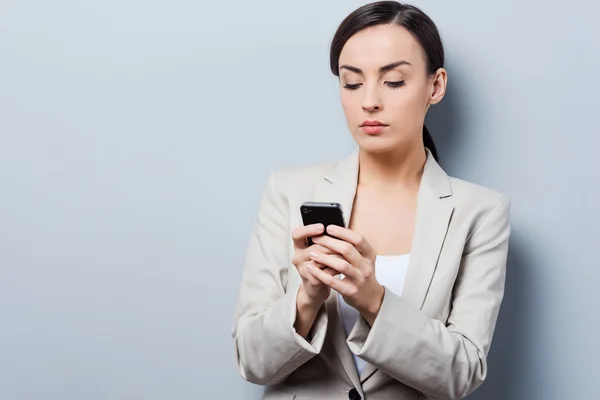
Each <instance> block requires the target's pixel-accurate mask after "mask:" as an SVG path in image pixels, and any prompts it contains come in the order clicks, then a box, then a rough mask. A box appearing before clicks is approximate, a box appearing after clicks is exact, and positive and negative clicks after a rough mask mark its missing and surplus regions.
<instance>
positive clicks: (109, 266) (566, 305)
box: [0, 0, 600, 400]
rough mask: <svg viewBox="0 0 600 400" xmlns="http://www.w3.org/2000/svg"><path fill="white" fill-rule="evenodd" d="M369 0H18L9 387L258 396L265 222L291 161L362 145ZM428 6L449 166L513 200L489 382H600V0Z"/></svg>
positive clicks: (10, 93)
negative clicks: (345, 49)
mask: <svg viewBox="0 0 600 400" xmlns="http://www.w3.org/2000/svg"><path fill="white" fill-rule="evenodd" d="M361 4H362V2H358V1H348V0H345V1H341V0H338V1H326V2H323V1H313V0H306V1H303V2H295V3H290V2H287V3H286V2H277V1H274V0H271V1H253V2H248V1H242V0H237V1H233V2H217V1H213V2H203V1H190V0H187V1H184V0H176V1H169V2H167V1H162V2H158V1H134V0H119V1H117V0H105V1H102V2H100V1H96V2H93V3H92V2H82V1H75V0H72V1H68V0H55V1H52V2H49V1H41V0H38V1H25V0H23V1H16V0H8V1H6V0H5V1H3V2H2V4H1V6H0V52H1V53H0V54H1V62H0V190H1V193H0V194H1V197H0V398H1V399H19V400H21V399H23V400H29V399H36V400H37V399H61V400H70V399H87V400H95V399H196V398H215V399H217V398H219V399H234V398H235V399H237V398H248V399H253V398H258V396H259V393H260V388H258V387H254V386H253V385H250V384H247V383H245V382H243V381H242V380H241V378H240V377H239V376H238V375H237V372H236V371H235V367H234V360H233V351H232V340H231V338H230V336H229V329H230V324H231V318H232V313H233V309H234V303H235V298H236V295H237V289H238V285H239V281H240V274H241V269H242V264H243V261H244V253H245V247H246V244H247V240H248V235H249V233H250V228H251V225H252V223H253V221H254V218H255V215H256V211H257V206H258V201H259V196H260V193H261V191H262V189H263V187H264V183H265V180H266V177H267V174H268V172H269V171H270V170H271V169H273V168H279V167H286V166H292V165H304V164H310V163H313V162H320V161H326V160H327V161H329V160H334V159H337V158H338V157H341V156H343V155H345V154H346V153H347V152H348V151H350V150H351V149H352V148H353V146H354V142H353V141H352V139H351V137H350V135H349V134H348V133H347V131H346V127H345V122H344V118H343V114H342V112H341V108H340V106H339V99H338V89H337V81H336V79H335V78H334V77H333V76H331V75H330V73H329V71H328V44H329V40H330V38H331V36H332V35H333V32H334V30H335V28H336V27H337V24H338V23H339V22H340V21H341V19H343V18H344V16H345V15H346V14H348V13H349V12H350V11H352V10H353V9H354V8H355V7H357V6H359V5H361ZM416 4H417V5H420V6H421V7H422V8H423V9H424V10H425V11H426V12H427V13H429V14H430V16H431V17H432V18H433V19H434V21H436V23H437V24H438V26H439V28H440V30H441V32H442V35H443V37H444V40H445V44H446V49H447V55H448V57H447V68H448V70H449V76H450V81H449V82H450V87H449V92H448V95H447V98H446V99H445V100H444V101H443V103H442V104H440V105H439V106H436V107H435V108H434V109H432V112H431V113H430V115H429V117H428V123H429V128H430V130H431V131H432V132H433V134H434V136H435V138H436V140H437V142H438V143H439V147H440V152H441V154H442V157H443V160H442V164H443V166H444V167H445V168H446V170H447V171H448V172H449V173H450V174H452V175H455V176H458V177H461V178H465V179H468V180H471V181H473V182H476V183H480V184H484V185H487V186H490V187H492V188H495V189H497V190H500V191H502V192H504V193H506V194H507V195H508V196H510V197H511V198H512V200H513V214H512V215H513V239H512V243H511V250H510V262H509V275H508V287H507V293H506V301H505V303H504V307H503V309H502V312H501V317H500V320H499V325H498V330H497V335H496V338H495V341H494V344H493V346H492V352H491V355H490V374H489V379H488V380H487V381H486V383H485V384H484V386H483V387H482V388H481V389H480V390H479V391H478V392H476V394H475V395H473V396H472V397H471V398H472V399H492V400H500V399H523V400H531V399H540V400H554V399H557V400H558V399H561V400H562V399H578V398H586V399H592V398H600V389H599V386H598V385H597V372H594V371H595V370H596V368H597V359H598V341H597V332H598V329H599V328H600V313H599V312H598V311H597V305H598V294H597V293H598V287H597V286H598V282H599V278H600V272H598V271H599V269H598V267H599V263H598V254H597V249H598V245H597V241H598V238H599V236H600V235H599V233H600V232H599V229H600V228H599V227H600V217H599V211H598V207H597V204H598V195H599V194H600V193H599V192H598V188H597V184H598V181H599V173H598V171H600V161H599V160H600V156H599V154H598V152H599V147H600V139H599V137H598V134H599V133H600V130H599V128H598V118H597V111H596V108H597V99H598V93H599V91H600V84H599V78H598V71H599V70H600V56H599V51H598V50H599V46H598V43H597V38H598V37H600V24H598V21H597V17H596V16H597V14H598V12H599V11H600V8H599V7H598V6H597V5H596V4H595V3H594V2H589V1H582V0H579V1H571V2H569V3H566V2H549V1H532V0H530V1H508V2H502V3H495V2H481V1H476V0H470V1H453V2H446V1H444V2H441V1H418V2H416ZM595 337H596V339H594V338H595Z"/></svg>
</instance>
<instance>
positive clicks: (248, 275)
mask: <svg viewBox="0 0 600 400" xmlns="http://www.w3.org/2000/svg"><path fill="white" fill-rule="evenodd" d="M288 220H289V219H288V212H287V207H286V203H285V201H284V199H283V198H282V196H281V195H280V193H279V191H278V187H277V172H276V171H274V172H272V173H271V175H270V176H269V179H268V183H267V186H266V188H265V190H264V191H263V194H262V198H261V202H260V206H259V211H258V217H257V219H256V222H255V224H254V227H253V230H252V234H251V236H250V241H249V245H248V249H247V254H246V262H245V266H244V271H243V274H242V282H241V287H240V290H239V294H238V301H237V308H236V311H235V317H234V323H233V327H232V331H231V334H232V337H233V339H234V343H235V357H236V362H237V369H238V372H239V373H240V375H241V376H242V377H243V378H244V379H245V380H247V381H249V382H252V383H255V384H259V385H274V384H276V383H279V382H281V381H282V380H284V379H285V378H286V377H287V376H288V375H289V374H291V373H292V372H293V371H294V370H296V369H297V368H298V367H299V366H301V365H302V364H304V363H305V362H307V361H308V360H310V359H311V358H312V357H314V356H315V355H316V354H318V353H319V352H320V351H321V349H322V347H323V343H324V339H325V333H326V329H327V314H326V312H325V308H324V307H322V308H321V310H320V311H319V313H318V315H317V318H316V320H315V322H314V324H313V328H312V330H311V335H310V342H308V341H306V340H305V339H304V338H303V337H302V336H300V335H299V334H298V333H296V331H295V329H294V322H295V320H296V311H297V309H296V296H297V293H298V286H296V285H288V265H290V262H291V261H290V260H291V258H290V256H289V251H288V246H289V240H290V239H289V236H290V234H291V233H290V230H289V227H288ZM289 286H293V288H291V287H289ZM288 289H289V290H288Z"/></svg>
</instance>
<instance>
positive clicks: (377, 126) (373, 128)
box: [359, 121, 388, 135]
mask: <svg viewBox="0 0 600 400" xmlns="http://www.w3.org/2000/svg"><path fill="white" fill-rule="evenodd" d="M387 127H388V125H386V124H384V123H383V122H379V121H365V122H363V123H362V124H360V126H359V128H360V129H361V130H362V131H363V132H364V133H366V134H368V135H376V134H379V133H381V132H383V131H384V130H385V128H387Z"/></svg>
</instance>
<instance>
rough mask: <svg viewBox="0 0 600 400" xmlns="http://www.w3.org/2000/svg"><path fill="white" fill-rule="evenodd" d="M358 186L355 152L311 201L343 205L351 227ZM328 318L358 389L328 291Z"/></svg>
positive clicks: (335, 305) (334, 302) (335, 304)
mask: <svg viewBox="0 0 600 400" xmlns="http://www.w3.org/2000/svg"><path fill="white" fill-rule="evenodd" d="M357 183H358V149H357V150H355V151H354V152H352V154H350V155H349V156H348V157H346V158H345V159H343V160H341V161H340V162H339V163H338V164H337V165H335V166H334V167H333V168H332V169H331V170H330V171H329V172H328V173H327V175H326V176H325V179H323V181H321V182H320V183H319V184H318V185H317V187H316V189H315V191H314V198H312V199H311V200H313V201H325V202H336V203H340V205H341V206H342V211H343V213H344V222H345V224H346V227H348V226H349V224H350V217H351V215H352V207H353V206H354V197H355V195H356V186H357ZM325 305H326V307H327V315H328V316H329V328H328V329H329V333H330V337H331V341H332V344H333V347H334V350H335V353H336V355H337V357H338V359H339V361H340V364H341V365H342V367H343V369H344V371H345V373H346V376H347V378H348V380H349V382H350V383H352V385H353V386H354V387H355V388H357V390H359V391H362V390H361V389H360V387H361V385H360V380H359V377H358V372H357V371H356V366H355V364H354V359H353V355H352V352H351V351H350V348H349V347H348V344H347V342H346V333H345V331H344V326H343V325H342V319H341V315H340V311H339V302H338V293H337V292H336V291H335V290H332V291H331V295H330V296H329V298H328V299H327V301H326V302H325Z"/></svg>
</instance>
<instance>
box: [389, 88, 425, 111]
mask: <svg viewBox="0 0 600 400" xmlns="http://www.w3.org/2000/svg"><path fill="white" fill-rule="evenodd" d="M426 105H427V92H426V91H425V89H424V88H420V87H406V88H400V89H395V90H393V91H392V92H390V93H388V96H387V98H386V104H385V106H386V108H388V109H393V110H394V113H395V114H396V113H397V114H396V115H397V116H398V117H399V118H402V119H405V118H406V117H407V116H412V117H415V118H421V117H422V115H421V113H423V112H425V109H426Z"/></svg>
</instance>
